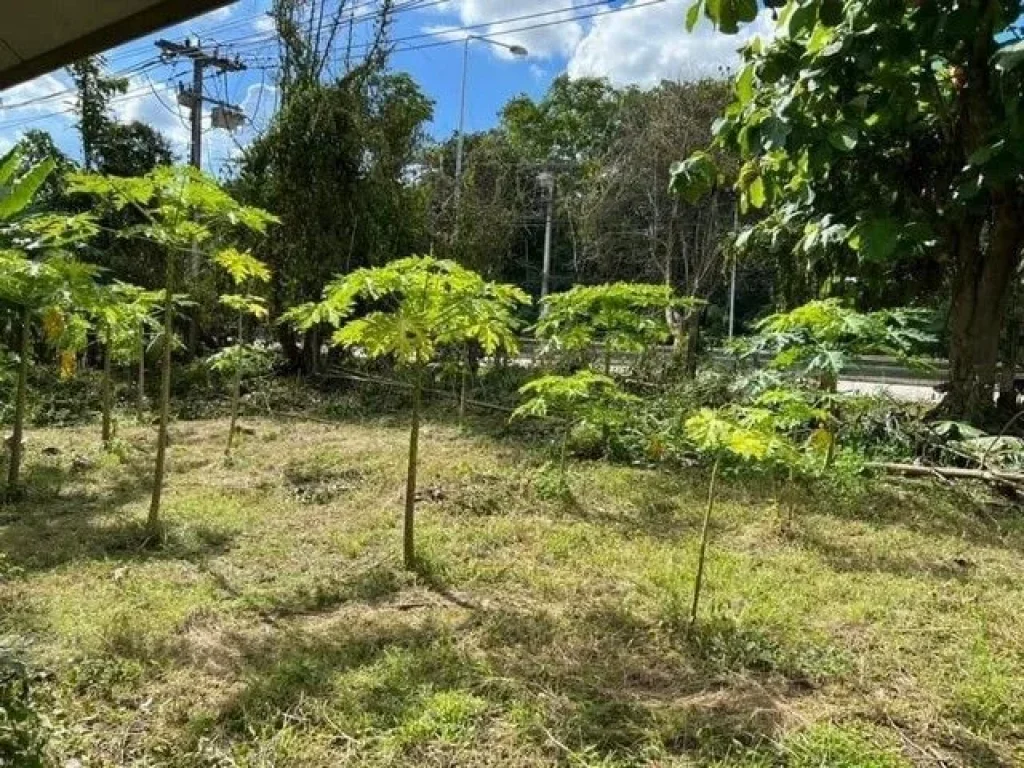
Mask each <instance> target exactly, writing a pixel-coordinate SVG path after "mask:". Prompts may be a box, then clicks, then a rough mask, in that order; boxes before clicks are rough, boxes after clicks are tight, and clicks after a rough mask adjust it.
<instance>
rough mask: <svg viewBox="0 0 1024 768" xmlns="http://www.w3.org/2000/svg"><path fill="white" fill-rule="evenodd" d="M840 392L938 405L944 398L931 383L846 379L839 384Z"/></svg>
mask: <svg viewBox="0 0 1024 768" xmlns="http://www.w3.org/2000/svg"><path fill="white" fill-rule="evenodd" d="M839 391H840V392H856V393H858V394H862V395H884V394H888V395H890V396H892V397H893V398H894V399H896V400H904V401H906V402H918V403H937V402H939V400H940V399H941V398H942V395H941V394H940V393H939V392H936V391H935V389H934V384H932V383H931V382H923V383H920V384H906V383H890V382H886V381H857V380H855V379H844V380H841V381H840V382H839Z"/></svg>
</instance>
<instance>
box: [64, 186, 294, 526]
mask: <svg viewBox="0 0 1024 768" xmlns="http://www.w3.org/2000/svg"><path fill="white" fill-rule="evenodd" d="M68 190H69V192H72V193H79V194H86V195H90V196H92V197H94V198H96V199H97V200H98V202H99V204H100V207H101V208H106V209H110V210H113V211H118V212H119V211H124V210H126V209H131V210H133V211H134V212H135V213H136V214H138V215H139V216H140V217H141V223H138V224H133V225H129V226H126V227H124V228H123V229H120V230H118V232H117V234H118V235H119V236H120V237H123V238H126V239H129V240H144V241H148V242H151V243H153V244H155V245H156V246H158V247H159V248H161V249H162V250H163V253H164V265H163V266H164V286H163V300H164V305H163V307H162V320H163V330H162V337H163V344H162V361H161V374H160V375H161V378H160V401H159V425H160V426H159V431H158V436H157V445H156V460H155V466H154V471H153V494H152V497H151V499H150V505H149V514H148V517H147V527H148V529H149V531H150V534H151V535H153V536H156V535H158V534H159V528H160V502H161V496H162V494H163V485H164V471H165V466H166V456H167V442H168V440H167V436H168V426H169V422H170V400H171V365H172V351H173V346H174V345H173V343H172V341H173V339H174V320H175V302H176V301H177V297H176V294H175V291H176V289H177V284H178V273H179V263H180V262H181V261H183V259H184V258H186V257H187V258H190V259H191V258H193V254H196V253H199V254H200V255H203V254H208V253H209V252H210V251H211V250H212V249H213V248H214V247H215V246H216V245H217V244H218V243H223V241H224V240H225V239H229V240H233V239H236V238H238V237H240V236H241V235H242V234H244V233H255V234H262V233H264V232H265V231H266V229H267V226H268V225H269V224H271V223H272V222H274V221H275V218H274V216H272V215H271V214H269V213H267V212H266V211H264V210H261V209H259V208H254V207H251V206H245V205H242V204H240V203H238V202H237V201H236V200H235V199H234V198H233V197H231V195H229V194H228V193H227V192H225V191H224V190H223V189H221V188H220V187H219V186H218V185H217V183H216V182H215V181H213V180H212V179H211V178H209V177H208V176H206V175H205V174H203V173H202V172H201V171H199V170H197V169H195V168H191V167H188V166H162V167H158V168H155V169H153V170H152V171H150V172H149V173H147V174H146V175H145V176H137V177H119V176H102V175H97V174H73V175H71V176H70V177H69V179H68Z"/></svg>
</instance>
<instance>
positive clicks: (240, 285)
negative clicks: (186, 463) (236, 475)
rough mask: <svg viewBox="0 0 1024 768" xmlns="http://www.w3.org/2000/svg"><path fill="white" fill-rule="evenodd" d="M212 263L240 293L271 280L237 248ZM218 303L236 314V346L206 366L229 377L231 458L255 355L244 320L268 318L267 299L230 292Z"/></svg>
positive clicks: (262, 267) (258, 263) (226, 451)
mask: <svg viewBox="0 0 1024 768" xmlns="http://www.w3.org/2000/svg"><path fill="white" fill-rule="evenodd" d="M213 260H214V262H215V263H216V264H217V265H218V266H219V267H221V268H222V269H223V270H224V271H225V272H226V273H227V274H228V276H229V277H230V278H231V282H232V283H234V285H235V287H236V288H237V289H238V290H240V291H248V290H249V289H250V288H251V287H252V286H253V284H255V283H266V282H268V281H269V280H270V270H269V269H268V268H267V265H266V264H264V263H263V262H262V261H260V260H259V259H257V258H256V257H254V256H253V255H252V254H251V253H249V252H247V251H239V250H238V249H237V248H225V249H224V250H222V251H220V252H219V253H218V254H217V255H216V256H214V259H213ZM220 303H221V304H223V305H224V306H225V307H227V308H228V309H230V310H232V311H234V312H235V313H236V315H237V329H236V337H235V343H234V344H233V345H231V346H230V347H226V348H224V349H222V350H221V351H220V352H218V353H217V354H215V355H214V356H213V357H211V358H210V360H209V363H210V366H211V368H213V370H215V371H219V372H222V373H230V374H231V422H230V424H229V425H228V442H227V447H226V448H225V449H224V455H225V456H226V457H227V458H229V459H230V458H231V447H232V444H233V442H234V437H235V430H236V427H237V425H238V408H239V404H240V402H241V399H242V378H243V376H244V375H245V374H246V372H247V371H248V370H249V369H251V368H253V367H254V365H253V364H254V362H255V361H256V358H257V357H258V353H257V352H256V351H255V350H254V348H253V347H252V346H251V345H248V344H246V341H245V319H246V318H247V317H251V318H254V319H256V320H265V319H266V317H267V303H266V300H265V299H264V298H263V297H261V296H257V295H255V294H252V293H248V292H246V293H229V294H224V295H222V296H221V297H220Z"/></svg>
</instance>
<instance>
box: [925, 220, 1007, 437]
mask: <svg viewBox="0 0 1024 768" xmlns="http://www.w3.org/2000/svg"><path fill="white" fill-rule="evenodd" d="M1016 209H1017V206H1016V205H1014V204H1013V202H1011V201H1005V202H1004V203H1003V204H1001V205H997V206H996V207H995V210H994V215H993V220H992V225H991V227H990V228H989V229H988V231H986V228H985V227H984V226H983V224H982V223H981V222H979V221H977V220H975V221H968V222H966V223H965V224H964V225H963V226H961V227H959V228H958V230H957V231H956V233H955V236H954V244H955V254H956V256H957V268H956V270H955V272H954V276H953V296H952V304H951V306H950V317H949V385H950V386H949V391H948V393H947V394H946V397H945V399H944V400H943V403H942V406H941V408H940V410H941V411H942V412H943V413H944V414H945V415H946V416H947V417H949V418H955V419H960V420H964V421H970V422H973V423H976V424H982V423H984V422H985V420H986V418H987V417H989V416H990V415H991V413H992V411H993V408H994V403H993V393H994V388H995V383H996V367H997V364H998V361H999V335H1000V331H1001V330H1002V327H1003V320H1004V314H1005V311H1006V303H1007V298H1008V295H1009V288H1010V283H1011V281H1012V279H1013V275H1014V274H1016V270H1017V266H1018V264H1019V263H1020V249H1021V244H1022V242H1021V241H1022V235H1024V222H1022V221H1021V219H1020V217H1019V211H1017V210H1016ZM986 241H987V247H986Z"/></svg>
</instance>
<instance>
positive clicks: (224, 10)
mask: <svg viewBox="0 0 1024 768" xmlns="http://www.w3.org/2000/svg"><path fill="white" fill-rule="evenodd" d="M237 7H238V6H237V4H236V3H233V2H232V3H228V4H227V5H224V6H221V7H220V8H214V9H213V10H212V11H207V12H206V13H204V14H203V15H202V16H196V17H195V18H194V19H192V20H191V21H190V22H189V23H190V24H192V25H193V26H201V25H204V24H212V23H216V22H219V21H227V20H228V19H230V18H231V16H232V15H234V13H235V9H236V8H237Z"/></svg>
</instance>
